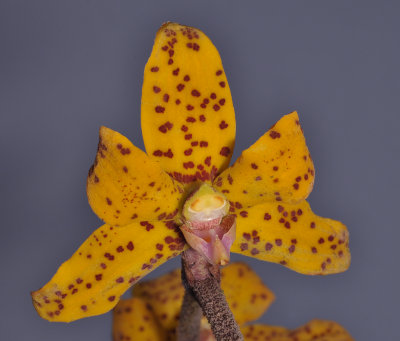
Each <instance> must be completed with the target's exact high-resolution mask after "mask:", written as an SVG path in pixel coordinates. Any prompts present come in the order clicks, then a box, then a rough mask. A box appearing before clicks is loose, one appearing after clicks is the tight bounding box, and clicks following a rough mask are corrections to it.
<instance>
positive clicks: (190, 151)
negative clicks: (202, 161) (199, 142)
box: [183, 148, 193, 156]
mask: <svg viewBox="0 0 400 341" xmlns="http://www.w3.org/2000/svg"><path fill="white" fill-rule="evenodd" d="M192 151H193V149H192V148H189V149H186V150H185V151H184V152H183V153H184V154H185V155H186V156H189V155H191V154H192Z"/></svg>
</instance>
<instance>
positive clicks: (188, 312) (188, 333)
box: [177, 290, 203, 341]
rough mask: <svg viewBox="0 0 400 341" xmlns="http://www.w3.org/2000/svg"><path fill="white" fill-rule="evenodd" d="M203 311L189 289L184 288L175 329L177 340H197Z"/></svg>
mask: <svg viewBox="0 0 400 341" xmlns="http://www.w3.org/2000/svg"><path fill="white" fill-rule="evenodd" d="M202 316H203V312H202V310H201V308H200V306H199V304H198V303H197V301H196V299H195V298H194V297H193V294H192V293H191V291H190V290H185V296H183V302H182V309H181V312H180V315H179V324H178V329H177V336H178V341H197V340H198V339H199V334H200V321H201V318H202Z"/></svg>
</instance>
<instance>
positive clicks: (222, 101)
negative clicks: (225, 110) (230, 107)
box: [218, 98, 225, 106]
mask: <svg viewBox="0 0 400 341" xmlns="http://www.w3.org/2000/svg"><path fill="white" fill-rule="evenodd" d="M218 103H219V105H221V106H222V105H224V104H225V98H221V99H220V100H219V102H218Z"/></svg>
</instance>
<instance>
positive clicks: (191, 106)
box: [186, 104, 194, 111]
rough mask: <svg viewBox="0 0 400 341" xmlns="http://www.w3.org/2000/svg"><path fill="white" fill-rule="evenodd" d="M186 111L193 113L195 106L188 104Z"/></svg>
mask: <svg viewBox="0 0 400 341" xmlns="http://www.w3.org/2000/svg"><path fill="white" fill-rule="evenodd" d="M186 109H187V110H189V111H192V110H193V109H194V107H193V105H190V104H188V105H187V106H186Z"/></svg>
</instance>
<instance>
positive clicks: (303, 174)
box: [32, 23, 350, 322]
mask: <svg viewBox="0 0 400 341" xmlns="http://www.w3.org/2000/svg"><path fill="white" fill-rule="evenodd" d="M141 111H142V112H141V123H142V132H143V138H144V144H145V148H146V153H145V152H143V151H141V150H140V149H138V148H137V147H135V146H134V145H133V144H132V143H131V142H130V141H129V140H128V139H127V138H126V137H124V136H123V135H121V134H120V133H118V132H116V131H113V130H111V129H109V128H106V127H101V128H100V138H99V144H98V150H97V155H96V159H95V162H94V164H93V166H92V167H91V168H90V171H89V176H88V180H87V195H88V199H89V204H90V206H91V207H92V209H93V211H94V212H95V213H96V214H97V215H98V216H99V218H100V219H102V220H103V221H104V222H105V224H104V225H102V226H101V227H99V228H98V229H97V230H95V231H94V232H93V233H92V234H91V236H89V238H88V239H87V240H86V241H85V242H84V243H83V244H82V245H81V246H80V247H79V248H78V250H77V251H76V252H75V253H74V254H73V256H72V257H71V258H70V259H69V260H68V261H66V262H65V263H63V264H62V265H61V266H60V268H59V269H58V271H57V273H56V274H55V275H54V276H53V278H52V279H51V280H50V281H49V282H48V283H47V284H46V285H45V286H44V287H42V288H41V289H39V290H37V291H35V292H33V293H32V298H33V303H34V306H35V308H36V310H37V312H38V313H39V315H40V316H41V317H43V318H44V319H47V320H49V321H64V322H69V321H73V320H77V319H80V318H84V317H89V316H93V315H99V314H103V313H105V312H107V311H109V310H111V309H112V308H113V307H114V306H115V305H116V304H117V303H118V301H119V298H120V296H121V295H122V294H123V293H124V292H125V291H126V290H127V289H128V288H129V287H131V286H132V285H133V284H135V283H137V282H138V281H139V280H140V279H141V278H143V277H144V276H145V275H147V274H148V273H149V272H150V271H152V270H154V269H155V268H157V267H158V266H160V265H161V264H163V263H164V262H166V261H167V260H169V259H171V258H173V257H176V256H178V255H179V254H181V253H182V252H183V251H184V250H186V249H188V248H193V249H195V250H196V251H197V252H199V253H200V254H201V255H202V256H204V257H205V258H206V259H207V260H208V261H209V262H210V263H211V264H216V265H224V264H226V263H228V262H229V256H230V252H231V251H232V252H235V253H239V254H242V255H245V256H250V257H255V258H258V259H260V260H265V261H269V262H274V263H279V264H282V265H284V266H286V267H288V268H290V269H292V270H294V271H297V272H300V273H303V274H307V275H316V274H322V275H325V274H332V273H337V272H341V271H344V270H346V269H347V268H348V266H349V263H350V253H349V248H348V232H347V229H346V227H345V226H344V225H343V224H342V223H340V222H338V221H335V220H331V219H327V218H322V217H319V216H317V215H315V214H314V213H313V212H312V211H311V209H310V206H309V204H308V203H307V202H306V201H305V199H306V198H307V197H308V195H309V194H310V192H311V190H312V187H313V184H314V175H315V174H314V165H313V162H312V159H311V156H310V154H309V151H308V148H307V146H306V143H305V139H304V136H303V131H302V128H301V126H300V123H299V118H298V114H297V113H296V112H292V113H290V114H288V115H285V116H283V117H282V118H281V119H280V120H279V121H278V122H277V123H276V124H274V125H273V126H272V127H271V128H270V129H269V130H267V132H266V133H265V134H264V135H263V136H261V137H260V138H259V139H258V140H257V141H256V142H255V143H254V144H253V145H252V146H250V147H249V148H248V149H247V150H245V151H243V153H242V154H241V156H240V157H239V158H238V159H237V160H236V162H235V163H234V164H233V165H232V166H231V167H229V162H230V159H231V156H232V152H233V146H234V142H235V129H236V128H235V115H234V109H233V103H232V98H231V94H230V90H229V85H228V81H227V77H226V75H225V72H224V69H223V66H222V62H221V59H220V56H219V54H218V51H217V49H216V48H215V47H214V45H213V44H212V42H211V41H210V40H209V38H208V37H207V36H206V35H205V34H204V33H203V32H201V31H200V30H198V29H194V28H191V27H187V26H181V25H179V24H176V23H167V24H165V25H163V26H162V27H161V28H160V29H159V31H158V32H157V35H156V39H155V42H154V47H153V50H152V53H151V56H150V59H149V60H148V62H147V65H146V67H145V71H144V82H143V91H142V108H141ZM138 304H139V303H138Z"/></svg>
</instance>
